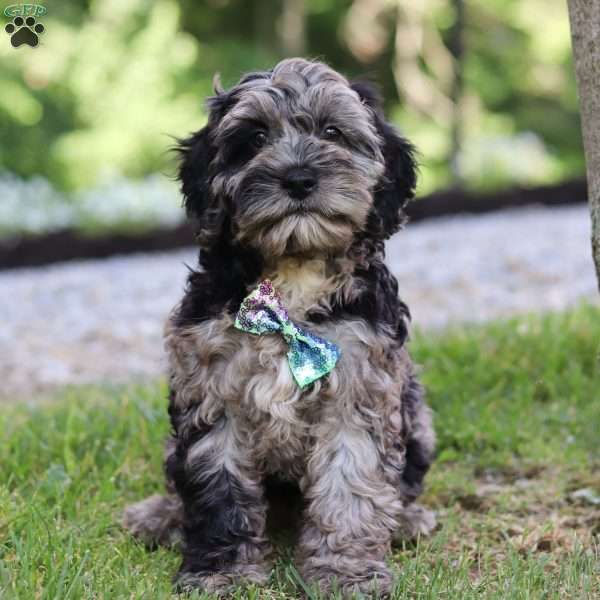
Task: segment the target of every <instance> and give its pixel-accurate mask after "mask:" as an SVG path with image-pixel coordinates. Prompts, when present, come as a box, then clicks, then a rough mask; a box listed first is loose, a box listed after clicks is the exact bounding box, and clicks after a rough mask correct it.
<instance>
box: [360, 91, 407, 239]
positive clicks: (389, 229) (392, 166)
mask: <svg viewBox="0 0 600 600" xmlns="http://www.w3.org/2000/svg"><path fill="white" fill-rule="evenodd" d="M350 87H351V88H352V89H353V90H354V91H355V92H356V93H357V94H358V95H359V96H360V98H361V100H362V102H363V104H365V105H366V106H368V107H369V108H370V109H371V112H372V114H373V119H374V123H375V127H376V128H377V133H378V134H379V137H380V138H381V141H382V149H381V150H382V153H383V157H384V160H385V172H384V174H383V176H382V178H381V181H380V182H379V185H378V186H377V189H376V191H375V194H374V202H373V209H372V211H371V214H370V215H369V222H368V224H367V228H368V230H369V233H371V234H372V235H374V236H376V237H379V238H382V239H387V238H389V237H390V236H391V235H392V234H394V233H396V231H398V229H400V226H401V225H402V223H403V222H404V219H405V217H404V213H403V210H402V209H403V208H404V207H405V206H406V204H407V203H408V201H409V200H411V199H412V198H414V195H415V187H416V184H417V163H416V159H415V148H414V147H413V145H412V144H411V143H410V142H409V141H408V140H406V139H405V138H404V137H402V136H401V135H400V133H398V131H397V130H396V128H395V127H394V126H393V125H391V124H390V123H388V122H387V121H386V120H385V117H384V114H383V109H382V102H381V96H380V94H379V91H378V89H377V87H376V86H375V85H373V84H372V83H370V82H363V81H360V82H354V83H351V84H350Z"/></svg>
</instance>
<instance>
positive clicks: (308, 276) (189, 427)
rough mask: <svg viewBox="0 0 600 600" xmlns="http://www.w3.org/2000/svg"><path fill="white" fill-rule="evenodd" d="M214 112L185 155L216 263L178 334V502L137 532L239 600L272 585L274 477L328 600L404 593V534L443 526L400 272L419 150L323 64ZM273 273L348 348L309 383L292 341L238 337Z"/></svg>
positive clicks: (194, 288)
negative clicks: (247, 586)
mask: <svg viewBox="0 0 600 600" xmlns="http://www.w3.org/2000/svg"><path fill="white" fill-rule="evenodd" d="M217 87H218V86H217ZM208 106H209V119H208V124H207V125H206V127H204V128H203V129H201V130H200V131H198V132H197V133H195V134H193V135H192V136H191V137H190V138H189V139H186V140H184V141H183V142H181V146H180V152H181V165H180V178H181V182H182V192H183V196H184V198H185V206H186V209H187V211H188V213H189V214H190V215H191V216H192V217H194V218H195V219H196V222H197V224H198V241H199V245H200V267H199V269H198V270H197V271H194V272H192V273H191V274H190V276H189V279H188V286H187V290H186V292H185V295H184V297H183V300H182V301H181V304H180V305H179V306H177V307H176V309H175V310H174V312H173V313H172V315H171V316H170V319H169V321H168V324H167V326H166V333H165V340H166V349H167V352H168V359H169V384H170V398H169V415H170V418H171V424H172V437H171V439H170V440H169V442H168V444H167V454H166V461H165V465H166V474H167V494H166V495H164V496H152V497H151V498H148V499H147V500H145V501H143V502H140V503H138V504H136V505H133V506H131V507H129V508H128V509H127V511H126V513H125V525H126V526H127V527H128V528H129V529H130V530H131V531H132V532H133V533H134V534H135V535H137V536H138V537H140V538H142V539H143V540H145V541H146V542H150V543H169V544H171V543H175V542H179V541H181V544H180V545H181V548H182V552H183V562H182V564H181V568H180V571H179V574H178V575H177V578H176V581H177V583H178V586H179V587H180V588H183V589H188V588H200V589H204V590H206V591H209V592H213V593H218V594H227V591H228V590H230V589H231V587H232V586H233V585H235V584H237V583H239V582H240V581H243V580H246V581H252V582H259V583H261V582H265V581H266V579H267V577H268V574H269V569H268V558H269V550H270V546H269V543H268V540H267V537H266V533H265V523H266V515H267V508H268V501H267V495H266V487H267V486H266V482H267V481H270V480H272V478H273V477H276V478H279V479H280V480H285V481H289V482H295V483H297V485H298V487H299V489H300V491H301V493H302V498H303V501H304V509H303V513H302V517H301V530H300V534H299V539H298V548H297V557H296V559H297V564H298V567H299V569H300V572H301V574H302V575H303V576H304V577H305V578H306V580H307V581H308V582H309V583H312V584H316V585H317V586H318V587H319V588H320V589H321V590H323V591H325V593H327V592H328V591H329V590H331V589H332V588H333V587H336V586H337V587H338V588H339V589H340V590H341V591H342V592H343V594H344V595H346V596H348V597H349V596H352V595H353V594H354V593H357V592H361V593H363V594H372V593H374V592H375V591H377V592H378V593H380V594H381V593H383V594H385V593H387V592H389V590H390V589H391V587H392V576H391V572H390V570H389V568H388V567H387V566H386V563H385V557H386V552H387V551H388V549H389V548H390V544H391V542H392V540H393V539H394V538H396V537H401V538H409V537H414V536H415V535H417V534H419V533H423V534H426V533H428V532H429V531H430V530H431V529H432V528H433V526H434V518H433V515H432V513H430V512H428V511H426V510H425V509H423V508H421V507H420V506H418V505H417V504H414V500H415V498H416V497H417V496H418V495H419V493H420V492H421V489H422V481H423V477H424V475H425V473H426V471H427V469H428V467H429V465H430V462H431V460H432V453H433V446H434V434H433V430H432V425H431V416H430V411H429V409H428V408H427V406H426V405H425V403H424V401H423V395H422V390H421V388H420V386H419V383H418V382H417V379H416V376H415V372H414V369H413V366H412V363H411V359H410V357H409V354H408V352H407V350H406V347H405V342H406V339H407V324H408V319H409V313H408V309H407V307H406V306H405V305H404V304H403V302H402V301H401V300H400V299H399V298H398V285H397V282H396V280H395V278H394V277H393V276H392V275H391V273H390V272H389V270H388V268H387V267H386V265H385V263H384V242H385V240H386V239H387V238H389V237H390V236H391V235H392V234H393V233H394V232H396V231H397V230H398V229H399V227H400V225H401V223H402V221H403V213H402V208H403V206H404V205H405V203H406V202H407V201H408V200H409V199H410V198H412V197H413V194H414V189H415V178H416V174H415V160H414V157H413V148H412V146H411V145H410V143H408V142H407V141H406V140H405V139H404V138H402V137H401V136H400V135H399V134H398V132H397V131H396V130H395V129H394V128H393V127H392V126H391V125H390V124H388V123H387V122H386V121H385V120H384V117H383V114H382V111H381V106H380V103H379V100H378V97H377V94H376V93H375V91H374V90H373V88H372V87H371V86H369V85H366V84H352V83H349V82H348V81H347V80H346V79H345V78H344V77H343V76H342V75H340V74H338V73H337V72H335V71H334V70H332V69H331V68H329V67H328V66H326V65H324V64H322V63H319V62H311V61H307V60H303V59H289V60H284V61H283V62H281V63H279V64H278V65H277V66H276V67H275V68H274V69H273V70H271V71H265V72H259V73H251V74H249V75H246V76H245V77H243V78H242V79H241V80H240V82H239V83H238V84H237V85H236V86H235V87H233V88H232V89H230V90H228V91H224V90H222V89H217V90H216V95H215V96H214V97H212V98H211V99H210V100H209V103H208ZM265 278H269V279H270V280H271V281H272V283H273V286H274V287H275V288H276V289H277V290H278V292H279V294H280V296H281V300H282V302H283V304H284V305H285V307H286V308H287V311H288V313H289V316H290V318H291V319H292V321H293V322H294V323H295V324H297V325H298V326H301V327H302V328H303V329H305V330H307V331H310V332H312V333H314V334H316V335H318V336H320V337H322V338H324V339H326V340H328V341H330V342H332V343H334V344H335V345H336V346H337V347H338V348H339V349H340V351H341V357H340V358H339V361H338V363H337V365H336V366H335V368H333V370H331V372H329V373H328V374H327V375H325V376H324V377H321V378H319V379H317V380H316V381H314V383H311V384H310V385H308V386H306V387H304V388H301V387H299V386H298V384H297V383H296V382H295V381H294V378H293V377H292V374H291V372H290V367H289V365H288V362H287V357H286V354H287V351H288V345H287V344H286V341H285V339H284V338H283V337H282V336H280V335H261V336H259V335H252V334H250V333H247V332H244V331H240V330H239V329H237V328H236V327H234V322H235V316H236V313H237V311H238V309H239V307H240V303H241V302H242V300H243V299H244V297H245V296H246V295H248V293H249V292H251V291H252V290H253V289H254V288H256V286H257V284H258V283H259V282H260V281H262V280H264V279H265Z"/></svg>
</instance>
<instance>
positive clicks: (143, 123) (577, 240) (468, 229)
mask: <svg viewBox="0 0 600 600" xmlns="http://www.w3.org/2000/svg"><path fill="white" fill-rule="evenodd" d="M7 4H8V2H7ZM43 4H44V6H45V7H46V8H47V14H45V15H44V16H42V17H40V21H41V22H42V23H43V25H44V26H45V31H44V33H43V34H41V35H40V43H39V45H38V46H37V47H35V48H31V47H29V46H26V45H24V46H20V47H18V48H14V47H13V46H12V45H11V43H10V38H9V35H7V34H6V33H5V31H4V24H3V26H2V31H0V135H1V141H0V315H1V317H2V325H3V326H2V328H0V356H1V357H2V360H0V378H1V379H2V381H3V388H2V390H0V397H2V396H3V395H4V396H7V397H13V396H14V394H17V395H19V396H23V395H24V396H30V393H31V392H34V393H37V391H39V390H41V389H46V388H48V387H52V386H54V385H62V384H65V383H67V384H70V383H87V382H97V381H103V382H106V381H111V382H114V381H121V380H129V379H130V378H131V377H140V376H144V377H151V378H152V377H156V376H157V375H158V374H160V373H161V372H163V371H162V367H161V364H160V363H161V360H162V357H163V352H162V341H161V334H162V324H163V322H164V320H165V318H166V315H167V314H168V312H169V310H170V309H171V308H172V307H173V306H174V304H175V303H176V302H178V301H179V299H180V298H181V294H182V289H183V286H184V283H185V277H186V274H187V269H186V268H185V266H184V265H185V264H187V265H194V264H195V262H196V250H195V249H194V247H193V234H192V231H191V228H190V227H189V225H186V224H185V223H184V215H183V211H182V210H181V200H180V196H179V193H178V190H177V184H176V182H175V181H174V177H173V175H174V171H175V164H174V153H173V152H171V151H170V149H171V148H172V147H173V145H174V144H175V140H176V138H178V137H181V136H186V135H187V134H189V133H190V132H191V131H192V130H196V129H198V128H200V127H201V126H203V124H204V122H205V119H206V112H205V108H204V100H205V98H206V96H208V95H210V94H211V93H212V79H213V76H214V74H215V73H217V72H218V73H220V75H221V79H222V82H223V84H224V85H225V86H229V85H231V84H233V83H234V82H235V81H237V79H238V78H239V77H240V75H241V74H242V73H244V72H247V71H252V70H261V69H268V68H270V67H272V66H273V65H274V64H275V63H276V62H277V61H278V60H280V59H281V58H284V57H289V56H294V55H304V56H307V57H313V58H317V59H321V60H324V61H326V62H328V63H329V64H331V65H332V66H333V67H334V68H335V69H338V70H340V71H342V72H343V73H345V74H347V75H348V76H349V77H350V78H369V79H372V80H374V81H376V82H377V83H378V84H379V85H380V86H381V88H382V91H383V95H384V97H385V103H386V110H387V114H388V116H389V118H390V119H391V120H392V121H393V122H394V123H395V124H396V125H397V126H398V127H400V128H401V129H402V130H403V132H404V133H405V134H406V135H407V137H408V138H409V139H411V140H412V141H413V142H414V143H415V144H416V146H417V148H418V149H419V151H420V163H421V178H420V183H419V189H418V196H419V198H418V200H417V202H415V203H413V205H412V207H411V209H410V210H411V213H410V216H411V220H412V223H410V224H409V226H408V227H407V228H406V230H405V231H404V232H402V233H401V234H400V235H398V236H395V237H394V238H393V239H392V240H391V242H390V243H389V245H388V250H387V252H388V254H387V258H388V262H389V264H390V267H391V269H392V270H393V272H394V274H395V275H396V276H397V277H398V279H399V282H400V294H401V296H402V298H403V299H404V300H406V301H407V302H408V304H409V306H410V307H411V311H412V314H413V317H414V323H415V326H416V327H418V328H441V327H446V326H447V325H451V324H453V323H458V322H460V323H462V322H465V321H486V320H490V319H495V318H499V317H506V316H512V315H515V314H522V313H527V312H531V311H536V312H541V311H545V310H563V309H566V308H569V307H571V306H573V305H575V304H577V303H579V302H580V301H582V299H585V300H588V301H589V300H591V299H595V298H596V297H597V288H596V282H595V278H594V272H593V268H592V263H591V252H590V244H589V229H590V225H589V214H588V212H587V208H586V206H585V204H584V202H585V199H586V189H585V179H584V177H583V176H584V156H583V151H582V143H581V135H580V123H579V115H578V103H577V94H576V86H575V78H574V70H573V61H572V54H571V49H570V34H569V23H568V17H567V9H566V3H565V2H564V0H412V1H411V2H400V1H399V0H260V1H258V0H254V1H248V0H194V1H192V0H179V1H178V0H70V1H69V2H56V1H54V0H48V1H47V2H44V3H43ZM9 20H10V18H9V17H6V16H4V23H7V22H8V21H9ZM540 204H541V205H544V206H540ZM517 205H518V206H521V207H525V208H520V209H518V210H517V209H515V208H514V207H515V206H517ZM558 205H565V206H558ZM507 207H513V208H512V209H511V210H506V209H507ZM498 209H505V210H498ZM465 210H466V212H470V213H474V212H480V211H482V210H486V211H491V212H488V213H487V214H486V215H473V214H471V215H464V214H463V213H464V212H465ZM441 215H444V216H443V218H432V217H440V216H441ZM422 219H425V220H424V221H423V222H422V223H421V222H417V221H419V220H422ZM147 251H153V252H152V253H146V254H144V252H147ZM109 256H110V257H111V258H103V260H97V259H100V258H102V257H109ZM67 259H69V261H70V262H66V260H67ZM84 259H86V260H84ZM89 259H95V260H89ZM40 265H42V266H40ZM34 267H35V268H34ZM32 357H35V359H33V358H32Z"/></svg>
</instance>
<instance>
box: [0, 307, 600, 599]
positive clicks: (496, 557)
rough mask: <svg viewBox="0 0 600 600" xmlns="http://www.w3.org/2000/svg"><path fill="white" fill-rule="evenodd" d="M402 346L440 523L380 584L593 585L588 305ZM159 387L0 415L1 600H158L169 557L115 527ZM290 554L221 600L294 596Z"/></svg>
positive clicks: (172, 565) (593, 423)
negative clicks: (430, 441) (261, 582)
mask: <svg viewBox="0 0 600 600" xmlns="http://www.w3.org/2000/svg"><path fill="white" fill-rule="evenodd" d="M411 347H412V352H413V354H414V356H415V358H416V359H417V360H418V361H419V362H420V363H421V364H422V365H423V380H424V382H425V384H426V387H427V391H428V395H429V400H430V402H431V404H432V406H433V407H434V409H435V413H436V427H437V431H438V436H439V453H438V461H437V463H436V464H435V467H434V468H433V469H432V471H431V474H430V477H429V479H428V491H427V493H426V495H425V497H424V499H423V501H424V503H425V504H427V505H429V506H432V507H434V508H435V509H436V510H437V511H438V517H439V521H440V523H441V528H440V529H439V530H438V531H437V532H436V533H435V534H434V535H433V536H432V537H431V538H429V539H421V540H419V541H418V542H417V543H416V544H410V545H406V546H405V547H404V548H399V549H397V550H396V551H395V552H394V554H393V556H392V557H391V559H390V560H391V562H392V564H393V565H394V567H395V568H396V570H397V573H398V582H397V589H396V593H395V596H396V597H397V598H448V599H454V598H460V599H469V598H502V599H504V598H518V599H521V598H523V599H530V598H544V599H546V598H547V599H550V598H557V599H558V598H561V599H562V598H577V599H579V598H598V597H600V550H599V544H598V542H599V538H598V537H597V536H598V535H600V505H597V504H596V502H598V501H599V499H598V496H600V452H599V448H598V426H599V424H600V370H599V368H598V355H599V350H600V313H599V312H598V309H597V308H593V307H582V308H580V309H577V310H575V311H573V312H570V313H568V314H564V315H553V316H547V317H543V318H540V317H531V318H525V319H519V320H511V321H504V322H498V323H493V324H490V325H487V326H484V327H471V328H466V329H461V330H456V331H449V332H445V333H442V334H438V335H435V336H432V335H431V334H428V335H425V334H417V335H416V336H415V339H414V340H413V342H412V345H411ZM165 396H166V390H165V387H164V385H162V384H157V385H156V386H148V387H127V388H115V389H109V388H74V389H69V390H65V391H63V392H62V393H61V394H60V398H57V399H56V400H55V401H54V402H52V403H50V404H47V405H43V406H38V407H29V408H26V407H6V408H2V409H0V433H1V435H0V597H1V598H3V599H4V598H7V599H11V600H12V599H13V598H15V599H26V600H30V599H33V598H36V599H61V600H66V599H69V598H99V599H106V598H136V599H137V598H153V599H155V598H169V597H171V585H170V579H171V576H172V575H173V574H174V573H175V571H176V569H177V564H178V557H177V555H176V553H174V552H171V551H167V550H164V549H160V550H157V551H155V552H148V551H146V550H145V549H144V548H143V547H141V546H140V545H138V544H136V543H135V542H134V541H132V540H131V539H130V538H129V537H128V536H127V535H126V534H125V533H124V532H123V531H122V530H121V529H120V528H119V525H118V519H119V513H120V511H121V509H122V508H123V506H124V505H125V504H126V503H128V502H131V501H133V500H137V499H140V498H142V497H144V496H145V495H147V494H150V493H154V492H156V491H157V490H159V489H160V486H161V450H162V439H163V437H164V436H165V434H166V433H167V419H166V413H165V410H164V404H165V401H164V398H165ZM582 489H583V490H587V491H585V492H580V493H579V494H575V496H573V492H574V491H576V490H582ZM578 496H579V497H578ZM287 553H288V549H285V548H283V549H282V557H281V558H280V559H279V560H278V562H277V567H276V569H275V571H274V574H273V578H272V580H271V582H270V585H269V586H268V587H267V588H265V589H262V590H258V589H255V588H240V589H239V590H238V592H237V593H236V594H235V595H234V596H233V597H234V598H248V599H254V598H256V599H258V598H262V599H291V598H295V597H298V594H299V592H300V591H301V590H302V588H303V584H302V583H301V582H299V578H298V576H297V573H296V571H295V569H294V567H293V565H292V564H291V562H290V561H289V559H288V558H287V557H286V556H287ZM309 593H310V595H309V597H314V594H312V592H310V590H309ZM197 597H201V596H197Z"/></svg>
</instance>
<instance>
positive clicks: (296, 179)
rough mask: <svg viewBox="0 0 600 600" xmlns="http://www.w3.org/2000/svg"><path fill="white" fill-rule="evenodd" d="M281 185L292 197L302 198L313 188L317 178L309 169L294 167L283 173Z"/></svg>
mask: <svg viewBox="0 0 600 600" xmlns="http://www.w3.org/2000/svg"><path fill="white" fill-rule="evenodd" d="M282 185H283V187H284V188H285V189H286V190H287V192H288V194H289V195H290V196H291V197H292V198H294V199H296V200H302V199H304V198H306V196H308V195H309V194H310V193H311V192H312V191H313V190H314V189H315V186H316V185H317V178H316V176H315V174H314V173H313V172H312V171H311V170H310V169H306V168H304V167H294V168H293V169H290V170H289V171H288V172H287V173H286V174H285V177H284V178H283V182H282Z"/></svg>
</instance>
